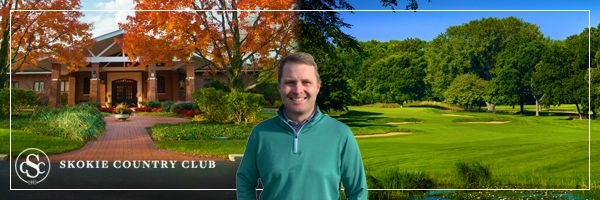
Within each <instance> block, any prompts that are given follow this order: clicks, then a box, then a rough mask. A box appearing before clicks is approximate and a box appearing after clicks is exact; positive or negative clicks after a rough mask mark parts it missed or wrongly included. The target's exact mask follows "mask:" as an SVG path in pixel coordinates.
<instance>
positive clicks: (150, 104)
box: [146, 101, 162, 108]
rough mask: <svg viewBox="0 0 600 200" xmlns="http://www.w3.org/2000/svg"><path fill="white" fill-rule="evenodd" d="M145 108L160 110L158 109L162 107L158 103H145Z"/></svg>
mask: <svg viewBox="0 0 600 200" xmlns="http://www.w3.org/2000/svg"><path fill="white" fill-rule="evenodd" d="M146 107H148V108H160V107H162V105H161V104H160V102H158V101H148V103H146Z"/></svg>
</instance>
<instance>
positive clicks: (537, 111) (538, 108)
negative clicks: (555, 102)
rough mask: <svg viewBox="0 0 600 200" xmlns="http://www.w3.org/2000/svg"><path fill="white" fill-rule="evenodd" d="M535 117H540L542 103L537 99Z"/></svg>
mask: <svg viewBox="0 0 600 200" xmlns="http://www.w3.org/2000/svg"><path fill="white" fill-rule="evenodd" d="M535 116H540V102H539V101H538V100H537V99H535Z"/></svg>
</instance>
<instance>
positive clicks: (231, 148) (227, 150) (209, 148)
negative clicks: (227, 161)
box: [154, 140, 247, 158]
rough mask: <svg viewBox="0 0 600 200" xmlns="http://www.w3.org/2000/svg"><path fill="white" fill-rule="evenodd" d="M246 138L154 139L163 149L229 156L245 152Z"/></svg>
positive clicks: (219, 156) (210, 155)
mask: <svg viewBox="0 0 600 200" xmlns="http://www.w3.org/2000/svg"><path fill="white" fill-rule="evenodd" d="M246 142H247V141H246V140H187V141H186V140H182V141H156V140H155V141H154V145H156V147H158V148H161V149H167V150H169V151H175V152H180V153H184V154H189V155H197V156H203V157H210V158H228V155H229V154H241V153H244V149H245V148H246Z"/></svg>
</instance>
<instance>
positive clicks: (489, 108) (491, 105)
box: [485, 102, 496, 112]
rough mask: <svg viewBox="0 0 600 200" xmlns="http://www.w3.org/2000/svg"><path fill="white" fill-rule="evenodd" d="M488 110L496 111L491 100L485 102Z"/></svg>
mask: <svg viewBox="0 0 600 200" xmlns="http://www.w3.org/2000/svg"><path fill="white" fill-rule="evenodd" d="M485 106H486V107H487V111H488V112H496V105H495V104H494V103H492V102H485Z"/></svg>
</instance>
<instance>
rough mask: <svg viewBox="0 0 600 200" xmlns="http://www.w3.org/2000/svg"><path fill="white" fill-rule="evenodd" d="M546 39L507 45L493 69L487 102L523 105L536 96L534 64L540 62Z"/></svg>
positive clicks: (521, 107) (521, 110)
mask: <svg viewBox="0 0 600 200" xmlns="http://www.w3.org/2000/svg"><path fill="white" fill-rule="evenodd" d="M545 47H546V46H545V45H544V41H541V40H533V41H528V42H523V43H520V44H515V45H511V46H508V47H505V48H504V50H502V52H501V53H500V54H499V55H498V59H497V61H496V66H495V67H494V68H493V69H492V70H491V74H492V80H491V81H490V84H489V85H488V91H489V98H488V99H487V101H488V102H494V103H496V104H503V105H511V106H514V105H519V106H520V112H521V113H523V111H524V105H525V103H527V102H530V101H531V100H532V99H533V96H532V95H533V94H532V92H531V81H532V76H533V73H534V70H535V65H536V64H537V63H539V62H540V60H541V57H542V53H543V51H544V48H545Z"/></svg>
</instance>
